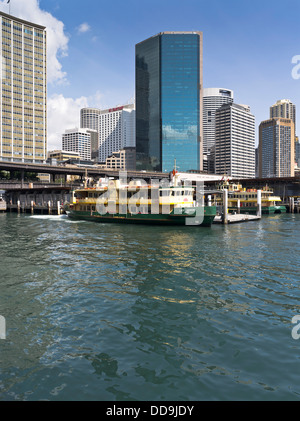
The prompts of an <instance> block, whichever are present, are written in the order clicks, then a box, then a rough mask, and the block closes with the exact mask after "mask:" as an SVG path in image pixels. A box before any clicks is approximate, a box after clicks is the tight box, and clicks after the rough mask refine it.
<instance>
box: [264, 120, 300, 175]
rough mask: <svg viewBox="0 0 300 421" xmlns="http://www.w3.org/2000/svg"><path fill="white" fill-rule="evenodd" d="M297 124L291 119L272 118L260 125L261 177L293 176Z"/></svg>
mask: <svg viewBox="0 0 300 421" xmlns="http://www.w3.org/2000/svg"><path fill="white" fill-rule="evenodd" d="M294 166H295V126H294V123H293V121H292V120H291V119H285V118H279V117H276V118H272V119H270V120H266V121H262V122H261V123H260V125H259V177H262V178H266V177H293V176H294Z"/></svg>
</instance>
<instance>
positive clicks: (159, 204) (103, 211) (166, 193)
mask: <svg viewBox="0 0 300 421" xmlns="http://www.w3.org/2000/svg"><path fill="white" fill-rule="evenodd" d="M195 196H196V192H195V187H193V186H182V185H176V184H174V185H164V186H159V185H154V184H151V185H147V184H145V183H141V182H139V181H137V180H136V181H134V180H133V181H132V182H130V183H129V184H127V185H121V184H120V181H119V180H109V181H108V182H107V183H98V184H97V185H96V186H95V187H83V188H80V189H77V190H75V191H74V192H73V199H72V202H71V203H70V204H67V205H66V207H65V212H66V214H67V215H68V217H69V218H71V219H77V220H87V221H95V222H101V223H104V222H110V223H132V224H156V225H158V224H160V225H198V226H201V227H210V226H211V224H212V223H213V220H214V218H215V216H216V207H215V206H209V205H208V204H205V195H204V194H201V204H199V203H198V202H196V201H195Z"/></svg>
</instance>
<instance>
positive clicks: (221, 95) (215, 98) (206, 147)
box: [203, 88, 233, 155]
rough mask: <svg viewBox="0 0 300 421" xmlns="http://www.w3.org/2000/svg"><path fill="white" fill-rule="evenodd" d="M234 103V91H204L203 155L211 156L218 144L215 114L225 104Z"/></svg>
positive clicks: (207, 89) (214, 89)
mask: <svg viewBox="0 0 300 421" xmlns="http://www.w3.org/2000/svg"><path fill="white" fill-rule="evenodd" d="M232 102H233V91H232V90H230V89H223V88H206V89H204V90H203V153H204V154H206V155H207V154H209V153H210V150H211V148H212V147H213V146H214V144H215V143H216V132H215V114H216V110H217V109H218V108H220V107H221V106H222V105H223V104H229V103H232Z"/></svg>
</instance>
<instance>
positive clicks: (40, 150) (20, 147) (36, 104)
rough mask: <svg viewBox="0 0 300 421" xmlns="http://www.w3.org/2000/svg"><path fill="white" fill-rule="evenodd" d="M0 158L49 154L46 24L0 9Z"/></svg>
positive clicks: (35, 157)
mask: <svg viewBox="0 0 300 421" xmlns="http://www.w3.org/2000/svg"><path fill="white" fill-rule="evenodd" d="M0 49H1V51H0V54H1V58H2V61H1V66H0V76H1V80H0V101H1V104H0V107H1V114H0V159H1V160H5V161H16V162H37V163H38V162H43V161H45V160H46V158H47V120H46V119H47V92H46V89H47V88H46V86H47V85H46V84H47V81H46V28H45V27H44V26H41V25H37V24H34V23H31V22H27V21H25V20H22V19H19V18H16V17H13V16H11V15H7V14H5V13H2V12H0Z"/></svg>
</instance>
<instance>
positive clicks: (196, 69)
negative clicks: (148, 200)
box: [136, 32, 202, 172]
mask: <svg viewBox="0 0 300 421" xmlns="http://www.w3.org/2000/svg"><path fill="white" fill-rule="evenodd" d="M136 157H137V170H154V171H163V172H165V171H167V172H169V171H172V170H173V168H174V162H175V159H176V167H177V169H178V170H179V171H181V172H182V171H188V170H201V169H202V32H162V33H160V34H158V35H155V36H153V37H151V38H149V39H147V40H145V41H143V42H140V43H139V44H137V45H136Z"/></svg>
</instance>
